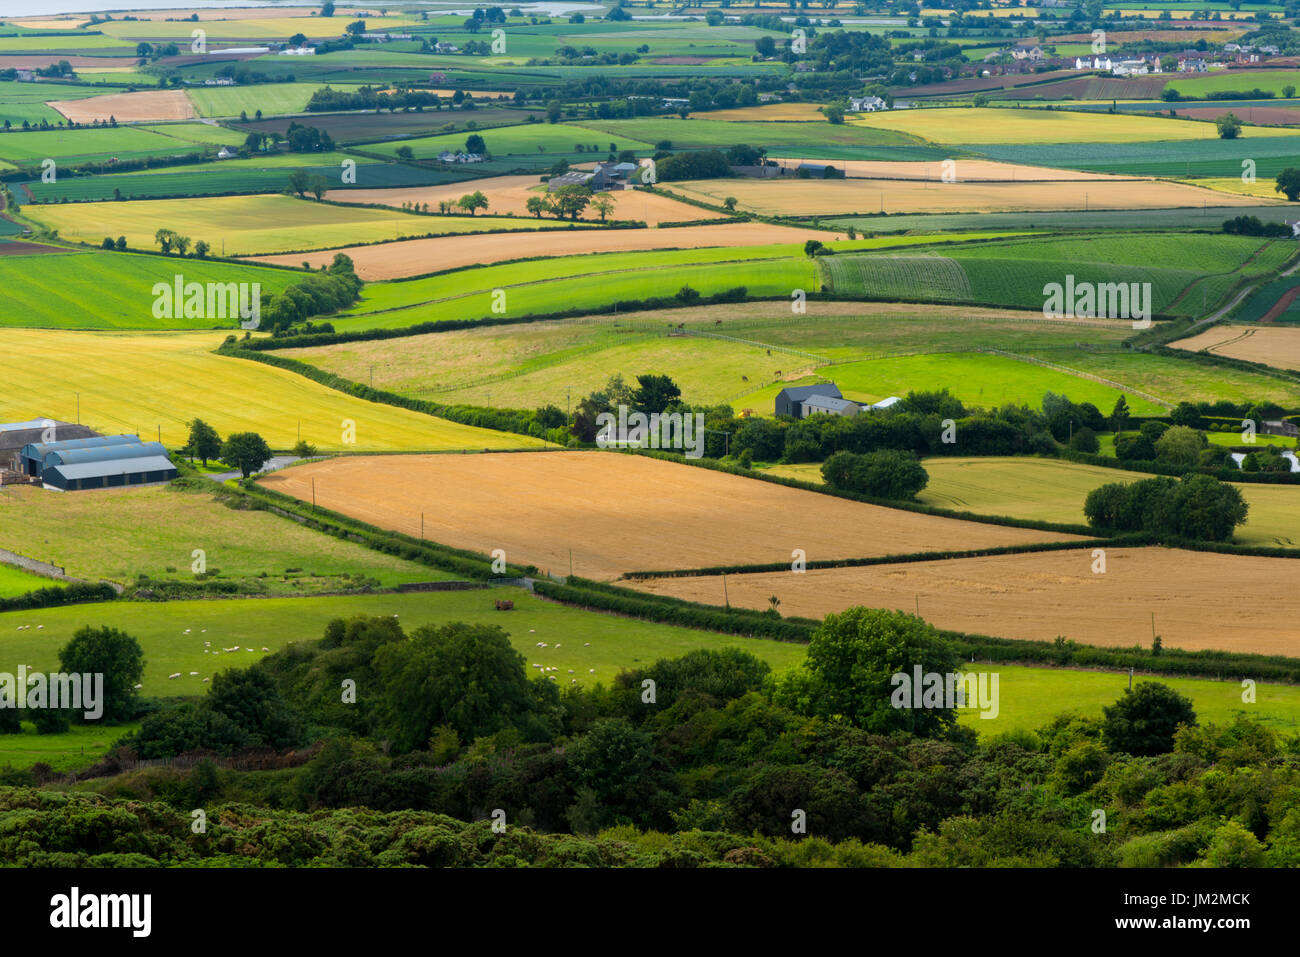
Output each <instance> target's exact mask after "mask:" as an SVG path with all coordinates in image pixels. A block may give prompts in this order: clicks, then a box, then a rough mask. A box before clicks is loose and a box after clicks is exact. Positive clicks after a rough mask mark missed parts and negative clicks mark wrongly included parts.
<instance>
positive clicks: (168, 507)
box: [0, 485, 452, 595]
mask: <svg viewBox="0 0 1300 957" xmlns="http://www.w3.org/2000/svg"><path fill="white" fill-rule="evenodd" d="M214 487H215V486H214ZM0 548H7V549H9V550H10V551H15V552H18V553H19V554H20V555H26V556H28V557H31V558H38V559H40V560H41V561H48V562H50V563H51V564H54V565H58V566H60V567H62V568H64V569H65V570H66V572H67V574H69V575H71V576H73V577H74V578H82V579H85V580H87V581H100V580H105V579H106V580H109V581H115V582H118V583H119V584H122V585H128V584H131V583H132V582H133V581H134V580H135V578H136V576H137V575H140V574H144V575H147V576H149V577H150V578H153V579H157V580H166V579H171V580H181V581H192V580H193V578H194V574H193V565H194V562H195V556H194V550H195V549H201V550H202V551H203V553H204V563H205V567H206V571H207V572H208V573H209V574H213V575H216V576H217V577H219V578H220V579H221V580H224V581H241V582H242V583H244V586H245V587H252V588H259V587H260V588H265V589H266V590H267V591H268V592H270V593H280V594H286V593H288V594H292V593H301V594H307V593H311V592H313V591H317V590H320V589H322V588H329V589H332V590H339V589H345V588H349V587H355V586H353V585H352V584H351V582H350V579H351V576H352V575H354V574H355V575H358V576H360V577H362V578H366V579H373V580H375V581H376V582H377V583H378V584H379V585H381V586H388V587H391V586H393V585H396V584H398V583H400V582H418V581H437V580H439V579H445V578H451V577H452V576H451V575H449V574H447V573H445V572H441V571H439V570H438V569H435V568H428V567H426V566H423V565H418V564H416V563H414V562H408V561H405V560H403V559H400V558H396V557H393V556H391V555H385V554H383V553H382V552H377V551H374V550H372V549H368V548H365V547H364V546H362V545H358V544H355V543H353V542H349V541H346V540H344V539H340V538H333V537H330V536H327V535H321V534H318V533H316V532H312V531H309V530H307V529H305V528H303V527H301V526H300V525H298V524H297V523H295V522H291V521H289V520H287V519H284V518H280V517H277V516H275V515H273V514H271V513H270V512H265V511H257V510H247V509H243V510H241V509H233V508H229V507H227V506H225V505H223V504H221V503H220V502H219V501H218V500H217V499H216V498H215V497H213V495H212V494H211V493H209V492H204V491H194V492H190V491H182V490H178V489H173V488H171V487H168V486H153V487H141V488H120V489H103V490H99V491H96V492H93V493H91V494H89V495H58V494H56V493H54V492H49V491H46V490H44V489H38V488H35V487H32V486H28V485H14V486H5V487H4V488H2V489H0ZM8 567H9V566H6V565H0V595H3V594H4V592H3V588H4V584H3V576H4V574H5V570H6V569H8ZM26 577H29V578H32V577H34V576H26ZM37 581H42V580H40V579H37ZM42 584H50V582H48V581H42ZM29 587H40V585H36V586H29ZM23 590H24V591H26V590H27V589H26V588H24V589H23Z"/></svg>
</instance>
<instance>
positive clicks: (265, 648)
mask: <svg viewBox="0 0 1300 957" xmlns="http://www.w3.org/2000/svg"><path fill="white" fill-rule="evenodd" d="M262 650H263V651H270V650H271V649H270V648H268V647H266V645H263V646H262Z"/></svg>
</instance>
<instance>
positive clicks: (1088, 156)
mask: <svg viewBox="0 0 1300 957" xmlns="http://www.w3.org/2000/svg"><path fill="white" fill-rule="evenodd" d="M1205 126H1206V127H1207V128H1208V129H1209V130H1210V131H1211V133H1212V132H1213V130H1214V125H1213V124H1205ZM1245 129H1246V131H1249V132H1251V133H1253V134H1258V135H1253V136H1251V137H1250V141H1249V146H1246V145H1245V144H1244V143H1243V142H1242V141H1241V140H1220V139H1212V138H1211V139H1205V140H1201V141H1198V142H1197V143H1196V145H1195V148H1191V147H1189V144H1188V143H1186V142H1179V141H1176V140H1172V141H1156V142H1135V143H1107V142H1075V143H1033V144H1019V143H996V142H986V143H980V144H978V145H968V147H965V148H968V149H970V150H972V151H974V152H977V153H981V154H983V155H984V156H987V157H988V158H989V159H995V160H1001V161H1002V162H1004V163H1033V164H1037V165H1040V166H1057V167H1061V168H1064V169H1083V170H1094V171H1096V172H1099V173H1121V174H1132V175H1138V176H1163V177H1174V176H1240V175H1241V171H1242V165H1241V163H1242V160H1243V159H1246V158H1250V159H1253V160H1254V161H1255V164H1256V166H1255V173H1256V175H1257V176H1258V177H1259V178H1260V179H1267V178H1271V177H1274V176H1276V175H1277V174H1278V173H1280V172H1282V170H1284V169H1286V168H1287V167H1288V166H1293V165H1295V155H1296V149H1297V143H1296V139H1295V137H1294V136H1278V135H1277V134H1278V131H1277V130H1275V129H1267V128H1264V127H1249V126H1248V127H1246V128H1245ZM1246 153H1249V157H1247V156H1246ZM1035 215H1036V214H1035ZM1027 218H1028V219H1032V218H1033V217H1032V216H1029V217H1027Z"/></svg>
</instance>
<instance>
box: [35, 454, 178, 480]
mask: <svg viewBox="0 0 1300 957" xmlns="http://www.w3.org/2000/svg"><path fill="white" fill-rule="evenodd" d="M175 469H176V466H174V465H172V463H171V461H170V460H169V459H168V458H167V456H165V455H145V456H140V457H138V458H131V459H107V460H105V461H102V462H76V463H73V464H70V465H51V466H49V470H50V471H52V472H57V473H58V474H59V475H61V476H63V477H64V478H65V479H68V480H69V481H76V480H78V479H86V478H98V477H100V476H107V475H123V474H129V475H137V474H140V473H142V472H171V471H174V470H175Z"/></svg>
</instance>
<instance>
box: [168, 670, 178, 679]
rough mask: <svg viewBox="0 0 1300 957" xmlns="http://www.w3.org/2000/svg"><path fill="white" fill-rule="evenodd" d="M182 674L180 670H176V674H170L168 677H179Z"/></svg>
mask: <svg viewBox="0 0 1300 957" xmlns="http://www.w3.org/2000/svg"><path fill="white" fill-rule="evenodd" d="M180 676H181V673H180V672H179V671H178V672H176V674H174V675H168V676H167V677H168V678H179V677H180Z"/></svg>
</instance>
